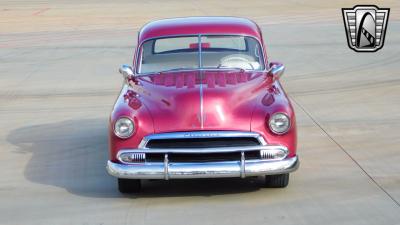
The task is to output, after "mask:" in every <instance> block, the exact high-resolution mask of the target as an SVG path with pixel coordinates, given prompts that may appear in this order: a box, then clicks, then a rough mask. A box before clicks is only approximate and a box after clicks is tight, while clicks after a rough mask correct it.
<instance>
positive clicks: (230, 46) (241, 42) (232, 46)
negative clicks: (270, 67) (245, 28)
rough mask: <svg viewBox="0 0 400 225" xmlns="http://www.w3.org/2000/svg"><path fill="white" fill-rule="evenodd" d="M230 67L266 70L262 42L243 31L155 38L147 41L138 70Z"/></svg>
mask: <svg viewBox="0 0 400 225" xmlns="http://www.w3.org/2000/svg"><path fill="white" fill-rule="evenodd" d="M199 46H201V48H199ZM230 68H232V69H243V70H256V71H259V70H264V68H265V66H264V62H263V57H262V50H261V46H260V44H259V42H258V41H257V40H256V39H254V38H252V37H247V36H239V35H201V36H200V37H199V36H184V37H169V38H159V39H151V40H148V41H146V42H144V44H143V45H142V47H141V49H140V57H139V60H138V71H137V72H138V73H157V72H163V71H174V70H176V71H179V70H191V69H230Z"/></svg>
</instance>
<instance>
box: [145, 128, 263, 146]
mask: <svg viewBox="0 0 400 225" xmlns="http://www.w3.org/2000/svg"><path fill="white" fill-rule="evenodd" d="M212 137H222V138H223V137H254V138H256V139H257V140H258V141H259V142H260V145H267V142H266V141H265V139H264V138H263V136H262V135H261V134H259V133H255V132H248V131H188V132H170V133H157V134H150V135H147V136H145V137H144V138H143V139H142V141H141V142H140V144H139V146H138V148H139V149H147V148H146V145H147V143H148V142H149V141H150V140H154V139H181V138H212Z"/></svg>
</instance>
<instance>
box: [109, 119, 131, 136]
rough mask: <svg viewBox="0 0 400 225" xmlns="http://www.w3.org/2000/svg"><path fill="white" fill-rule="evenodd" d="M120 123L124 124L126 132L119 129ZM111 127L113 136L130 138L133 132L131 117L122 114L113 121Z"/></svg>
mask: <svg viewBox="0 0 400 225" xmlns="http://www.w3.org/2000/svg"><path fill="white" fill-rule="evenodd" d="M122 125H125V126H126V128H127V130H126V132H123V131H121V128H122ZM113 128H114V129H113V130H114V134H115V136H117V137H119V138H122V139H127V138H130V137H131V136H132V135H133V133H134V132H135V123H134V122H133V120H132V119H130V118H128V117H124V116H123V117H120V118H118V119H117V120H116V121H115V123H114V127H113Z"/></svg>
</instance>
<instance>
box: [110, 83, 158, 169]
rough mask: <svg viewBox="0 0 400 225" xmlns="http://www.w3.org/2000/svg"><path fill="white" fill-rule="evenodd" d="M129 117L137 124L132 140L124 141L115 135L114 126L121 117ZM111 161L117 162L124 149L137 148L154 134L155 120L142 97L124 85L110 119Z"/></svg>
mask: <svg viewBox="0 0 400 225" xmlns="http://www.w3.org/2000/svg"><path fill="white" fill-rule="evenodd" d="M122 116H124V117H129V118H130V119H132V121H133V122H134V123H135V130H134V133H133V135H132V136H131V137H130V138H127V139H122V138H119V137H117V136H116V135H115V134H114V124H115V122H116V121H117V120H118V118H120V117H122ZM108 133H109V135H108V136H109V150H110V156H109V157H110V160H111V161H114V162H115V161H117V159H116V155H117V152H118V151H119V150H120V149H123V148H137V147H138V145H139V144H140V142H141V140H142V139H143V137H144V136H146V135H149V134H152V133H154V124H153V118H152V116H151V114H150V113H149V111H148V109H147V108H146V106H145V105H144V103H143V101H142V100H141V99H140V96H139V95H138V94H137V93H135V92H134V91H132V90H131V89H129V87H128V85H124V86H123V88H122V89H121V93H120V95H119V96H118V98H117V100H116V102H115V104H114V108H113V110H112V112H111V116H110V119H109V128H108Z"/></svg>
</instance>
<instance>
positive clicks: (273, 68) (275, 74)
mask: <svg viewBox="0 0 400 225" xmlns="http://www.w3.org/2000/svg"><path fill="white" fill-rule="evenodd" d="M283 72H285V66H284V65H283V64H282V63H279V62H271V63H270V64H269V71H268V77H271V78H272V82H274V81H276V80H279V78H280V77H281V76H282V75H283Z"/></svg>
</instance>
